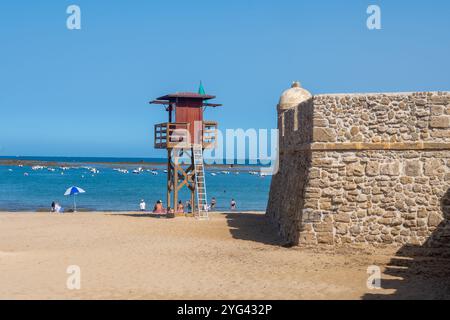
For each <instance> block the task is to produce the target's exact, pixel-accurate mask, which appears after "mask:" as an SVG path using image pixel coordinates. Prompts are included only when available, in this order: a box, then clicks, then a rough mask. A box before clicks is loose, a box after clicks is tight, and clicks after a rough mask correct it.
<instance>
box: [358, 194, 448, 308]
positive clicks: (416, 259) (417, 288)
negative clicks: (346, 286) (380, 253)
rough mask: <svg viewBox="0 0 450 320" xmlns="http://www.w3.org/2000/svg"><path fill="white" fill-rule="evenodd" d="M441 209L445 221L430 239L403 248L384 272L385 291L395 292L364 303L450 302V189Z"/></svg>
mask: <svg viewBox="0 0 450 320" xmlns="http://www.w3.org/2000/svg"><path fill="white" fill-rule="evenodd" d="M441 208H442V212H443V215H444V220H443V221H442V222H441V223H440V224H439V225H438V226H437V227H436V230H435V231H434V232H433V234H432V235H431V236H430V237H429V239H428V240H427V241H426V242H425V243H424V244H423V245H422V246H412V245H408V246H404V247H402V248H401V249H400V250H398V251H397V253H396V256H395V257H394V258H392V259H391V260H390V262H389V264H388V266H387V267H386V269H385V270H384V272H383V276H382V281H381V287H382V288H383V289H393V290H394V292H393V293H392V294H388V295H385V294H377V293H370V294H365V295H364V296H363V297H362V298H363V299H396V300H398V299H425V300H428V299H450V223H449V218H450V189H448V190H447V193H446V194H445V195H444V197H443V198H442V200H441ZM437 246H439V248H437Z"/></svg>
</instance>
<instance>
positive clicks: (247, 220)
mask: <svg viewBox="0 0 450 320" xmlns="http://www.w3.org/2000/svg"><path fill="white" fill-rule="evenodd" d="M225 217H226V219H227V224H228V227H229V228H230V232H231V235H232V236H233V238H234V239H239V240H247V241H255V242H260V243H263V244H268V245H273V246H284V245H285V243H284V242H283V240H282V239H281V237H280V236H279V235H278V232H277V230H276V228H275V227H274V226H273V225H272V224H271V223H270V220H269V219H268V218H267V217H266V215H265V214H255V213H237V212H236V213H227V214H226V215H225Z"/></svg>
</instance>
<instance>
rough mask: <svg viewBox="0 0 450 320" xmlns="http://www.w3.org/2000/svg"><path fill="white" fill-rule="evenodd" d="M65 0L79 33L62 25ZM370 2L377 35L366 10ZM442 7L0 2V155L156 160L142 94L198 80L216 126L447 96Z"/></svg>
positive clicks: (152, 114)
mask: <svg viewBox="0 0 450 320" xmlns="http://www.w3.org/2000/svg"><path fill="white" fill-rule="evenodd" d="M70 4H77V5H79V6H80V7H81V11H82V29H81V30H75V31H70V30H68V29H67V28H66V19H67V17H68V15H67V14H66V8H67V6H68V5H70ZM370 4H377V5H379V6H380V7H381V10H382V28H383V29H382V30H379V31H370V30H368V29H367V28H366V19H367V17H368V15H367V14H366V9H367V7H368V5H370ZM449 17H450V2H449V1H445V0H442V1H405V0H395V1H362V0H354V1H324V0H316V1H302V0H293V1H282V0H281V1H262V0H259V1H242V0H239V1H230V0H227V1H219V0H215V1H206V0H205V1H198V0H192V1H180V0H178V1H156V0H154V1H137V0H136V1H113V0H104V1H100V0H96V1H92V0H72V1H63V0H59V1H53V0H52V1H50V0H48V1H34V0H33V1H32V0H29V1H22V0H15V1H12V0H10V1H1V4H0V42H1V46H0V63H1V64H0V66H1V68H0V155H64V156H131V157H133V156H138V157H152V156H163V153H161V152H159V151H155V150H153V133H152V130H153V125H154V124H155V123H158V122H162V121H165V119H166V114H165V112H163V111H162V109H161V108H160V107H157V106H150V105H148V104H147V102H148V101H149V100H151V99H153V98H155V97H158V96H160V95H162V94H165V93H169V92H172V91H188V90H192V91H196V90H197V87H198V83H199V80H200V79H201V80H203V83H204V85H205V89H206V91H207V93H211V94H215V95H217V97H218V99H217V102H221V103H223V104H224V107H223V108H222V109H216V110H210V111H208V114H207V118H208V119H212V120H218V121H219V122H220V126H221V128H243V129H247V128H274V127H275V126H276V112H275V106H276V103H277V100H278V97H279V95H280V93H281V92H282V91H283V90H284V89H285V88H287V87H288V86H289V85H290V83H291V81H293V80H300V81H301V82H302V84H303V85H304V87H306V88H307V89H309V90H310V91H311V92H312V93H316V94H317V93H333V92H380V91H425V90H450V59H449V57H450V18H449Z"/></svg>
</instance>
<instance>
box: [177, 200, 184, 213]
mask: <svg viewBox="0 0 450 320" xmlns="http://www.w3.org/2000/svg"><path fill="white" fill-rule="evenodd" d="M177 213H184V206H183V202H182V201H181V200H180V201H178V206H177Z"/></svg>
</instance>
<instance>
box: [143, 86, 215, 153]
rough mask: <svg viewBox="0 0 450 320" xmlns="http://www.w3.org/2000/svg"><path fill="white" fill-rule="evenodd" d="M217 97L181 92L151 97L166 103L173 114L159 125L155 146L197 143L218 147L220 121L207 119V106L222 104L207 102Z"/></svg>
mask: <svg viewBox="0 0 450 320" xmlns="http://www.w3.org/2000/svg"><path fill="white" fill-rule="evenodd" d="M214 98H215V96H212V95H207V94H199V93H193V92H177V93H173V94H168V95H165V96H162V97H159V98H158V99H156V100H153V101H151V102H150V103H151V104H159V105H164V106H166V111H167V112H168V114H169V121H168V122H167V123H160V124H157V125H155V148H157V149H174V148H179V149H189V148H191V147H192V145H194V144H195V145H201V146H202V147H203V149H208V148H214V147H215V145H216V137H217V122H215V121H205V120H204V119H203V113H204V109H205V108H206V107H218V106H221V105H220V104H215V103H207V102H206V101H208V100H211V99H214ZM174 112H175V119H174ZM174 120H175V121H174Z"/></svg>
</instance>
